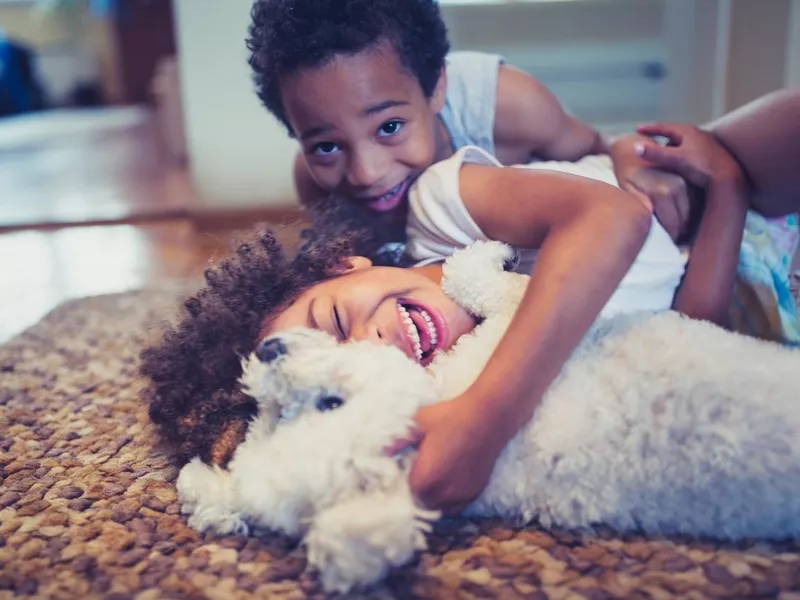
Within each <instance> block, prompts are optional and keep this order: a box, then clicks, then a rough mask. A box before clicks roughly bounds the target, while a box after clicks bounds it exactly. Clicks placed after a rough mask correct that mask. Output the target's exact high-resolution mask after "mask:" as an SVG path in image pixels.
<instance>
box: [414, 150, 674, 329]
mask: <svg viewBox="0 0 800 600" xmlns="http://www.w3.org/2000/svg"><path fill="white" fill-rule="evenodd" d="M464 163H467V164H470V163H472V164H481V165H490V166H496V167H499V168H523V169H539V170H541V169H547V170H551V171H560V172H562V173H571V174H574V175H580V176H583V177H588V178H591V179H596V180H599V181H603V182H605V183H608V184H611V185H614V186H617V187H618V183H617V180H616V177H615V176H614V171H613V168H612V166H611V159H610V158H609V157H608V156H586V157H584V158H582V159H581V160H578V161H576V162H560V161H544V162H537V163H532V164H529V165H520V166H515V167H503V166H502V165H501V164H500V163H499V162H498V161H497V160H496V159H495V158H494V157H493V156H491V155H490V154H489V153H487V152H486V151H484V150H482V149H481V148H477V147H474V146H467V147H464V148H461V149H460V150H459V151H458V152H456V153H455V154H454V155H453V156H452V157H450V158H448V159H447V160H444V161H442V162H440V163H437V164H435V165H433V166H432V167H430V168H429V169H427V170H426V171H425V172H424V173H423V174H422V175H421V176H420V178H419V179H418V180H417V181H416V183H415V184H414V186H413V187H412V188H411V190H410V191H409V216H408V223H407V227H406V233H407V236H408V239H407V247H406V248H407V252H408V254H409V256H411V258H412V259H413V261H414V262H415V264H416V266H422V265H427V264H432V263H437V262H441V261H443V260H445V259H446V258H447V257H448V256H450V255H451V254H452V253H453V252H454V251H455V250H457V249H459V248H464V247H465V246H468V245H469V244H471V243H473V242H475V241H477V240H487V239H488V238H487V237H486V235H485V234H484V233H483V231H481V229H480V228H479V227H478V225H477V224H476V223H475V221H474V220H473V219H472V217H471V216H470V214H469V212H468V211H467V209H466V207H465V206H464V202H463V201H462V199H461V193H460V190H459V172H460V170H461V165H462V164H464ZM516 250H517V252H518V254H519V256H520V262H519V265H518V266H517V269H516V270H517V272H520V273H524V274H529V273H530V272H531V270H532V269H533V264H534V262H535V260H536V254H537V250H536V249H532V248H516ZM587 260H590V257H587ZM686 262H687V257H686V255H685V254H684V253H683V252H681V250H680V249H679V248H678V247H677V246H676V245H675V243H674V242H673V241H672V239H671V238H670V237H669V234H668V233H667V232H666V230H665V229H664V228H663V227H662V226H661V224H660V223H659V222H658V221H657V220H656V218H655V217H653V221H652V225H651V227H650V233H649V235H648V237H647V240H646V242H645V244H644V247H643V248H642V249H641V251H640V252H639V255H638V256H637V257H636V261H635V262H634V264H633V265H632V266H631V268H630V270H629V271H628V273H627V274H626V275H625V277H624V278H623V280H622V282H621V283H620V285H619V287H618V288H617V290H616V292H614V294H613V295H612V297H611V299H610V300H609V301H608V303H607V304H606V306H605V308H604V309H603V311H602V312H601V316H604V317H607V316H611V315H613V314H617V313H627V312H634V311H639V310H647V311H653V310H654V311H658V310H667V309H669V308H671V307H672V301H673V299H674V296H675V292H676V291H677V289H678V286H679V285H680V282H681V278H682V277H683V274H684V271H685V269H686Z"/></svg>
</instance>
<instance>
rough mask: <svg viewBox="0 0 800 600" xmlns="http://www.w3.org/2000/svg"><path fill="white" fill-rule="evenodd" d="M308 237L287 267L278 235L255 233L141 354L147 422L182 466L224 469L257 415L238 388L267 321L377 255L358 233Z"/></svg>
mask: <svg viewBox="0 0 800 600" xmlns="http://www.w3.org/2000/svg"><path fill="white" fill-rule="evenodd" d="M362 234H363V232H362ZM301 237H302V238H303V239H304V240H305V241H304V243H303V244H302V245H301V247H300V249H299V251H298V252H297V254H296V255H295V256H294V257H293V258H289V257H288V256H287V254H286V252H285V251H284V249H283V248H282V247H281V244H280V243H279V242H278V241H277V240H276V238H275V236H274V235H273V234H272V232H270V231H269V230H263V229H262V230H256V231H255V232H254V233H253V234H251V236H249V239H247V240H246V241H243V242H242V243H240V244H239V245H238V247H237V248H236V249H235V250H234V251H233V252H232V253H231V255H230V256H229V257H228V258H226V259H225V260H223V261H221V262H220V263H219V264H217V265H216V266H214V267H210V268H208V269H207V270H206V272H205V281H206V284H205V286H204V287H203V288H201V289H200V290H199V291H198V292H197V293H196V294H195V295H194V296H192V297H190V298H188V299H187V300H186V301H185V302H184V303H183V310H182V315H181V318H180V320H179V321H178V323H177V325H174V326H168V327H167V329H166V331H165V333H164V336H163V338H162V339H161V340H160V341H159V342H158V343H156V344H155V345H153V346H151V347H149V348H146V349H145V350H144V351H143V352H142V355H141V366H140V372H141V374H142V375H143V376H144V377H145V380H146V381H147V387H146V389H145V398H146V400H147V401H148V403H149V414H150V418H151V420H152V421H153V422H154V423H156V424H157V425H158V426H159V427H160V430H161V432H162V434H163V436H164V438H165V439H166V441H167V442H168V443H170V444H171V445H174V446H175V447H176V451H177V454H178V458H179V459H180V460H181V462H185V461H187V460H190V459H191V458H193V457H194V456H198V455H199V456H200V458H201V460H203V461H204V462H206V463H208V464H216V465H221V466H225V465H226V464H227V462H228V461H229V460H230V458H231V456H232V454H233V451H234V450H235V449H236V446H237V445H238V444H239V443H240V442H241V441H242V440H243V439H244V435H245V432H246V430H247V425H248V423H249V421H250V419H251V418H252V417H253V416H254V415H255V413H256V404H255V401H254V400H253V399H252V398H249V397H248V396H246V395H245V394H244V393H242V391H241V390H240V389H239V385H238V380H239V377H240V376H241V374H242V367H241V360H242V358H243V357H246V356H247V355H249V354H250V352H252V350H253V349H254V348H255V345H256V343H257V341H258V340H257V338H258V334H259V330H260V329H261V328H262V324H263V323H264V320H265V318H267V317H269V316H270V315H273V314H275V313H276V312H277V311H279V310H281V309H282V308H283V307H285V306H287V305H288V304H290V303H291V302H292V301H293V300H294V299H295V298H297V296H299V295H300V294H301V293H302V292H303V291H304V290H306V289H308V288H309V287H311V286H313V285H314V284H316V283H318V282H320V281H323V280H325V279H329V278H330V277H331V274H332V273H335V272H336V271H337V270H338V269H340V268H341V267H342V266H343V263H344V260H345V259H346V257H348V256H352V255H353V254H362V255H369V254H371V252H369V250H370V248H371V247H372V246H370V241H369V240H365V239H364V238H363V237H361V238H359V232H357V231H356V232H352V231H351V232H350V233H349V234H345V233H344V232H342V231H338V232H334V233H331V232H330V231H329V232H327V234H320V233H319V232H317V233H314V232H313V231H312V230H306V231H304V232H302V233H301ZM365 244H366V245H365Z"/></svg>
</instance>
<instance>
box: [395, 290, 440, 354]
mask: <svg viewBox="0 0 800 600" xmlns="http://www.w3.org/2000/svg"><path fill="white" fill-rule="evenodd" d="M397 308H398V310H399V311H400V319H401V320H402V321H403V325H404V326H405V328H406V333H407V334H408V339H409V340H410V341H411V348H412V349H413V351H414V355H415V356H416V359H417V362H419V363H422V364H427V363H429V362H430V360H431V359H432V358H433V354H434V353H435V352H436V350H438V349H439V344H440V343H441V340H442V336H441V335H440V333H439V332H438V331H437V329H436V324H435V322H434V320H433V317H432V316H431V314H430V313H429V312H428V311H427V310H425V309H424V308H422V307H421V306H416V305H413V304H409V303H407V302H399V301H398V303H397Z"/></svg>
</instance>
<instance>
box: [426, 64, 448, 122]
mask: <svg viewBox="0 0 800 600" xmlns="http://www.w3.org/2000/svg"><path fill="white" fill-rule="evenodd" d="M446 99H447V69H445V68H444V67H442V70H441V71H440V72H439V79H438V80H437V81H436V87H435V88H433V94H431V99H430V103H431V110H433V112H434V113H436V114H437V115H438V114H439V113H440V112H442V109H443V108H444V102H445V100H446Z"/></svg>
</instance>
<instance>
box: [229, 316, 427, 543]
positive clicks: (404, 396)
mask: <svg viewBox="0 0 800 600" xmlns="http://www.w3.org/2000/svg"><path fill="white" fill-rule="evenodd" d="M243 373H244V374H243V376H242V381H241V382H242V386H243V389H244V391H245V393H247V394H249V395H251V396H252V397H253V398H255V399H256V400H257V401H258V406H259V415H258V417H257V418H256V419H255V420H254V421H253V422H252V423H251V425H250V430H249V432H248V435H247V440H246V441H245V442H244V443H243V444H242V446H241V447H240V448H239V450H238V451H237V453H236V455H235V456H234V459H233V461H232V463H231V470H232V472H233V474H234V476H235V477H236V478H237V479H238V485H239V489H240V491H241V492H242V495H243V496H244V497H245V498H246V499H247V500H246V502H247V503H248V504H249V506H250V507H251V508H250V509H248V512H249V513H250V514H251V516H253V517H256V520H257V521H260V523H261V524H262V525H265V526H269V527H275V528H277V529H280V530H283V531H286V532H287V533H290V534H293V533H297V532H298V531H299V530H300V529H302V527H301V526H300V523H301V522H302V521H303V520H304V519H305V518H307V517H309V516H310V515H311V514H313V513H314V512H316V511H317V510H319V509H321V508H324V507H326V506H329V505H331V504H333V503H335V502H336V500H337V499H338V498H342V497H346V496H349V495H352V494H353V493H355V492H358V491H364V490H368V489H374V488H375V487H376V486H377V487H386V486H388V485H391V484H392V482H393V481H395V480H397V478H398V476H399V475H400V474H401V472H402V470H403V468H404V467H405V466H406V465H405V464H400V462H402V461H398V460H396V458H394V457H391V456H388V455H387V454H386V453H385V449H386V448H387V447H388V446H389V445H391V444H392V443H393V442H395V441H397V440H398V439H401V438H403V437H405V436H406V435H407V434H408V431H409V429H410V428H411V427H412V426H413V417H414V414H415V413H416V411H417V409H418V408H419V407H421V406H423V405H425V404H430V403H432V402H435V401H436V399H437V395H436V390H435V388H434V385H433V381H432V379H431V377H430V376H429V375H428V373H427V372H426V371H425V369H424V368H423V367H422V366H420V365H419V364H417V363H415V362H413V361H412V360H410V359H409V358H408V357H407V356H406V355H405V354H403V352H402V351H400V350H398V349H397V348H394V347H391V346H379V345H376V344H373V343H370V342H348V343H339V342H338V341H337V340H336V339H335V338H333V337H331V336H330V335H328V334H326V333H323V332H320V331H315V330H311V329H293V330H289V331H286V332H281V333H280V334H278V335H275V336H273V337H269V338H267V339H265V340H263V341H262V342H261V343H260V344H259V345H258V347H257V348H256V350H255V351H254V352H253V353H252V354H251V355H250V356H249V357H248V358H246V359H245V360H244V363H243Z"/></svg>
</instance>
